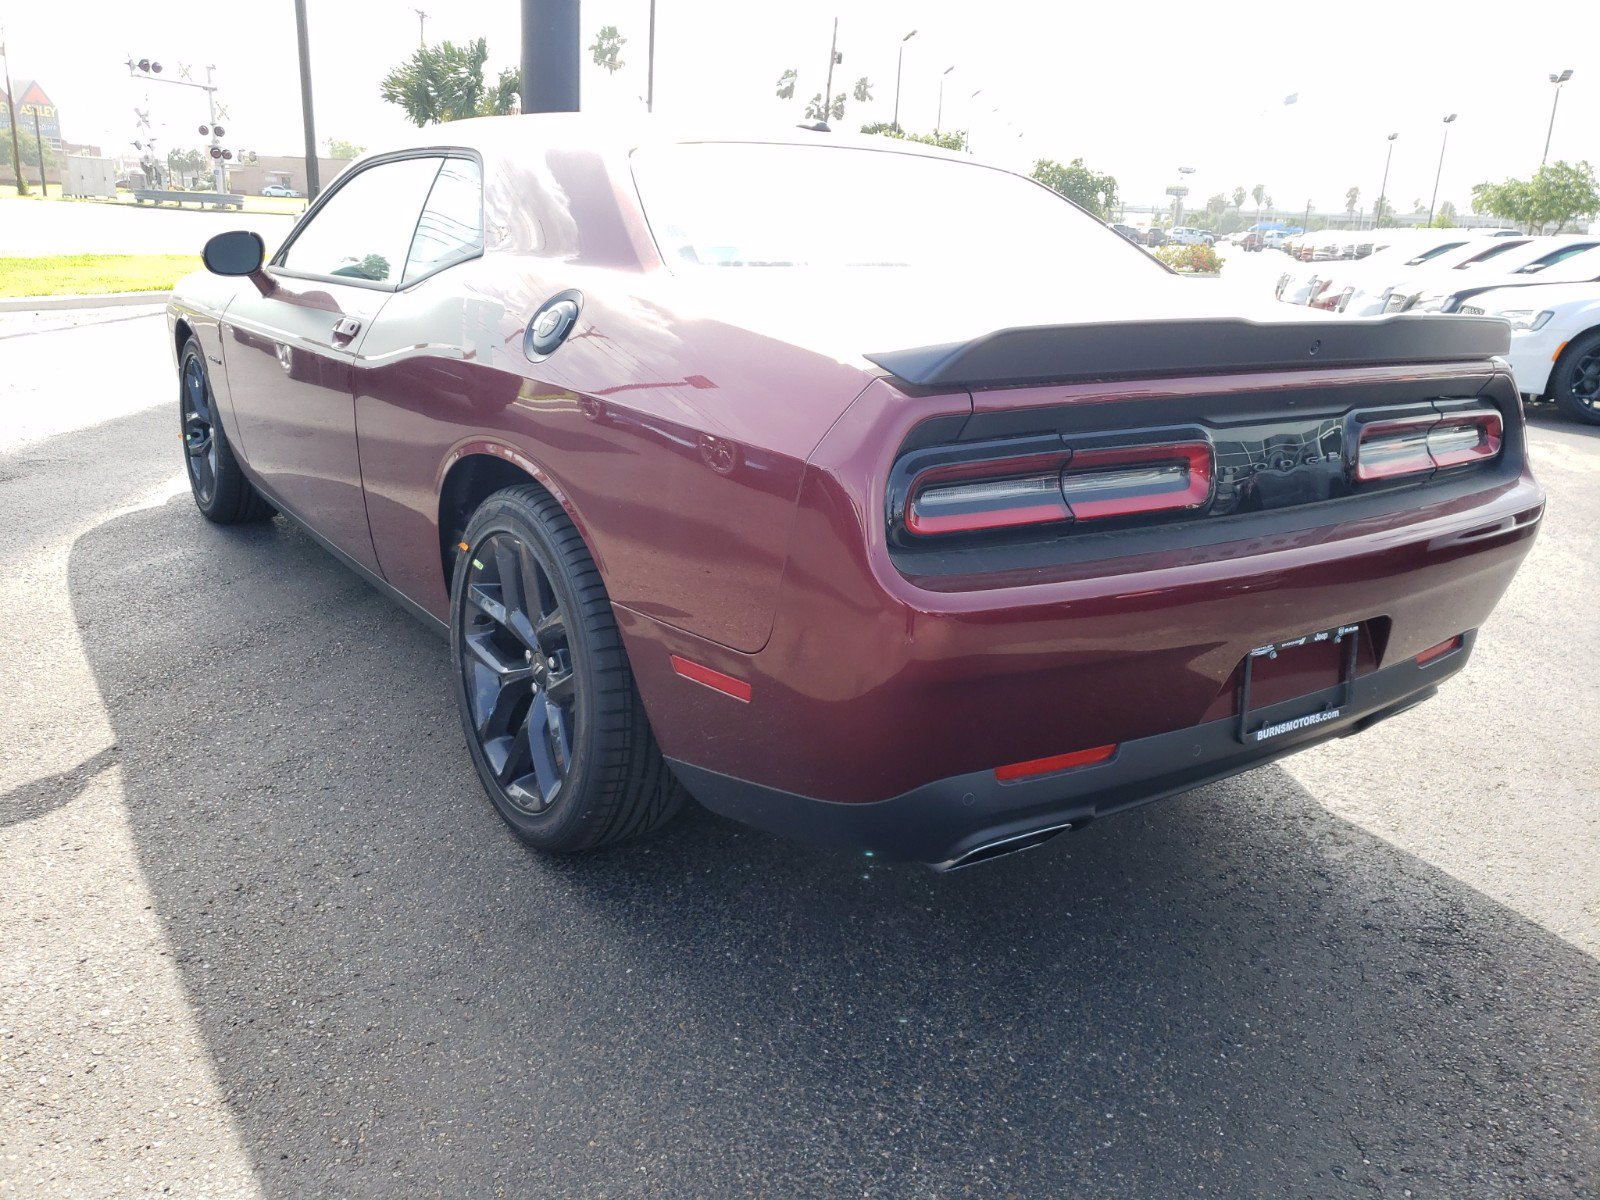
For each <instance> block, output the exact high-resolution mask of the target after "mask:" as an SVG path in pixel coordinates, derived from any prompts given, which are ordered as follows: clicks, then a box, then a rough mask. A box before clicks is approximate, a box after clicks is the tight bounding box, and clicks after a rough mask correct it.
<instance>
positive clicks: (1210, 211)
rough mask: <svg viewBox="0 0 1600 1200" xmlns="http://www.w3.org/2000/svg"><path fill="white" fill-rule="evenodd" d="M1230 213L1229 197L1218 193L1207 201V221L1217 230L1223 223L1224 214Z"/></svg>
mask: <svg viewBox="0 0 1600 1200" xmlns="http://www.w3.org/2000/svg"><path fill="white" fill-rule="evenodd" d="M1227 211H1228V197H1227V196H1226V195H1224V194H1223V193H1222V192H1218V193H1217V194H1216V195H1215V196H1212V197H1211V198H1210V199H1209V200H1207V201H1206V221H1207V223H1208V224H1209V225H1210V227H1211V228H1213V229H1215V228H1216V227H1217V226H1218V225H1219V224H1221V222H1222V214H1223V213H1225V212H1227Z"/></svg>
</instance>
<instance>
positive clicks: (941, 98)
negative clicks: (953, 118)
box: [933, 64, 955, 137]
mask: <svg viewBox="0 0 1600 1200" xmlns="http://www.w3.org/2000/svg"><path fill="white" fill-rule="evenodd" d="M954 70H955V66H954V64H952V65H950V66H948V67H946V68H945V69H944V70H943V72H941V73H940V75H939V115H938V116H936V117H934V119H933V136H934V137H938V136H939V126H941V125H943V124H944V77H945V76H946V75H948V74H950V72H951V71H954Z"/></svg>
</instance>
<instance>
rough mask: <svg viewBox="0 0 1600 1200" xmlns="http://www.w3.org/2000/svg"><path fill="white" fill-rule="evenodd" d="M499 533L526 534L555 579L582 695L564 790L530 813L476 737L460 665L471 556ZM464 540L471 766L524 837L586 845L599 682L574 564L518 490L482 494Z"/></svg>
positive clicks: (461, 699)
mask: <svg viewBox="0 0 1600 1200" xmlns="http://www.w3.org/2000/svg"><path fill="white" fill-rule="evenodd" d="M495 533H504V534H510V535H511V536H512V537H515V538H517V539H518V540H520V541H522V542H523V543H524V544H525V545H526V546H527V547H528V549H529V550H530V551H531V553H532V554H533V556H534V557H536V558H538V559H539V561H540V564H541V565H542V566H543V567H544V569H545V571H546V573H547V574H548V576H549V578H550V586H551V587H552V588H553V589H554V590H555V592H556V595H557V597H558V598H559V600H560V603H561V609H562V611H563V612H564V613H565V614H566V615H567V620H566V625H567V644H568V647H569V652H570V655H571V658H572V663H573V670H574V671H575V672H576V673H577V676H578V694H577V699H576V701H575V702H574V705H573V715H574V718H575V721H574V723H575V729H574V731H573V738H572V759H571V764H570V766H569V768H568V770H567V775H566V779H565V780H564V782H563V784H562V792H561V795H560V796H559V797H558V798H557V800H556V802H555V803H554V804H553V805H551V806H550V808H548V809H547V810H545V811H544V812H540V813H529V812H527V811H525V810H523V809H521V808H518V807H517V806H516V805H515V804H514V803H512V801H511V800H510V799H509V797H507V795H506V793H505V791H504V789H502V788H501V787H500V786H499V784H498V783H497V782H496V781H495V779H494V772H493V770H492V769H491V768H490V766H489V763H488V760H487V758H486V757H485V755H484V753H483V747H482V746H481V745H480V744H479V741H478V732H477V730H476V729H475V728H474V727H473V723H472V710H471V706H470V705H469V704H468V701H467V683H466V674H465V672H464V670H463V659H464V655H465V652H466V648H465V645H464V640H463V635H464V632H465V620H466V604H465V599H466V592H467V586H468V584H469V583H470V582H471V578H472V573H473V570H474V567H473V560H474V558H475V557H477V555H478V551H479V549H480V547H481V546H482V545H483V543H484V541H485V540H486V539H487V538H488V537H489V536H490V535H491V534H495ZM462 540H463V541H465V542H466V543H467V545H468V546H469V547H470V548H469V549H467V550H460V549H459V547H458V548H457V550H458V552H457V554H456V567H455V573H454V577H453V580H452V583H451V588H450V651H451V671H452V677H453V679H454V687H455V697H456V708H457V710H458V712H459V713H460V717H461V729H462V733H463V734H464V735H465V737H466V741H467V750H468V752H469V753H470V754H471V755H472V762H473V766H474V767H476V768H477V774H478V781H479V782H480V783H481V784H482V785H483V789H484V791H485V792H487V793H488V796H489V799H490V800H491V801H492V802H493V803H494V806H495V809H496V810H497V811H498V812H499V814H500V816H501V818H502V819H503V820H504V821H505V822H506V824H507V825H510V826H511V828H512V829H513V830H515V831H516V833H517V835H518V836H519V837H520V838H521V839H522V840H523V841H525V842H527V843H529V844H530V845H533V846H537V847H539V848H541V849H562V848H566V847H570V846H574V845H578V844H581V843H583V842H585V841H587V840H588V838H586V837H585V828H586V827H587V826H590V825H592V824H593V823H594V821H595V820H596V819H597V814H596V811H595V809H596V806H595V804H594V796H593V791H594V788H593V786H592V779H593V776H594V774H595V772H594V769H593V764H594V763H595V762H596V761H597V758H598V756H599V753H600V748H599V747H597V746H596V745H595V738H596V729H597V723H596V720H595V711H594V704H595V695H596V691H597V688H596V687H595V685H594V681H593V678H592V671H593V663H594V658H595V654H594V646H593V632H592V630H591V629H590V628H589V623H588V622H587V621H586V620H585V619H584V617H583V613H582V611H581V609H580V608H579V607H578V602H577V596H576V594H575V591H574V588H573V581H572V578H571V567H570V565H569V563H568V561H567V558H566V556H564V555H563V554H561V553H560V551H559V550H558V549H557V547H556V546H555V544H554V542H553V540H552V538H551V533H550V530H549V529H548V528H546V524H545V522H544V521H542V520H541V519H540V518H539V515H538V513H537V512H535V511H534V510H533V509H532V507H531V506H529V505H528V504H527V503H525V502H524V501H522V500H521V499H520V498H519V497H517V496H514V495H497V496H493V497H491V498H490V499H489V500H487V501H485V503H484V505H483V506H482V507H481V508H480V509H479V510H478V511H477V512H476V513H475V514H473V517H472V520H471V522H470V523H469V524H468V526H467V530H466V532H465V533H464V534H463V535H462Z"/></svg>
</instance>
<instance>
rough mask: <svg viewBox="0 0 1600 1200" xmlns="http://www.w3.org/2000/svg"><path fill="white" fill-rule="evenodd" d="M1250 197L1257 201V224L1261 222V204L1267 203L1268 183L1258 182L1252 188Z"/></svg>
mask: <svg viewBox="0 0 1600 1200" xmlns="http://www.w3.org/2000/svg"><path fill="white" fill-rule="evenodd" d="M1250 198H1251V199H1252V200H1254V201H1255V202H1256V224H1257V225H1259V224H1261V206H1262V205H1263V204H1264V203H1266V199H1267V185H1266V184H1264V183H1258V184H1256V185H1255V187H1253V188H1251V189H1250Z"/></svg>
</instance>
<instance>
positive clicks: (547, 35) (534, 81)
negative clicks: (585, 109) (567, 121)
mask: <svg viewBox="0 0 1600 1200" xmlns="http://www.w3.org/2000/svg"><path fill="white" fill-rule="evenodd" d="M522 111H523V112H525V113H551V112H577V111H578V0H522Z"/></svg>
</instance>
